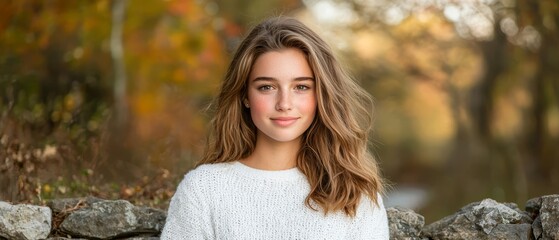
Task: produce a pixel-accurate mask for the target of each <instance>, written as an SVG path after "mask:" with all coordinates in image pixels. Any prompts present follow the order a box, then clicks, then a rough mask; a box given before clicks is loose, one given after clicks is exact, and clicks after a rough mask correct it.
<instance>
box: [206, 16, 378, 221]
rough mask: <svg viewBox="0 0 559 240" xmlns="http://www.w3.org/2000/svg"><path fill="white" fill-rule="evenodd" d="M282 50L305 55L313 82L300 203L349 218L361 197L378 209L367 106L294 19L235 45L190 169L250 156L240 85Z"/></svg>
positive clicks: (252, 141) (279, 20)
mask: <svg viewBox="0 0 559 240" xmlns="http://www.w3.org/2000/svg"><path fill="white" fill-rule="evenodd" d="M285 48H297V49H299V50H301V51H302V52H303V53H304V54H305V55H306V57H307V60H308V62H309V65H310V67H311V69H312V71H313V74H314V78H315V81H316V96H317V114H316V117H315V119H314V121H313V123H312V124H311V126H310V127H309V129H307V131H305V133H304V134H303V136H302V146H301V149H300V150H299V152H298V155H297V167H298V168H299V169H300V170H301V171H302V172H303V173H304V174H305V175H306V176H307V179H308V181H309V184H310V186H311V191H310V193H309V195H308V196H307V198H306V200H305V204H306V205H307V206H308V207H310V208H312V209H314V210H317V209H315V208H313V206H312V205H311V201H314V202H315V203H316V204H318V205H319V206H320V207H321V208H322V209H323V210H324V213H325V214H328V212H330V211H338V210H343V211H344V212H345V213H346V214H347V215H348V216H352V217H353V216H355V213H356V208H357V206H358V204H359V201H360V199H361V197H363V196H365V197H368V198H370V199H371V200H372V201H373V202H374V203H375V204H377V205H378V202H377V197H378V194H380V193H382V191H383V180H382V178H381V177H380V174H379V170H378V167H377V163H376V161H375V159H374V157H373V156H372V155H371V153H370V152H369V151H368V148H367V147H368V145H367V144H368V137H369V132H370V130H371V127H372V122H373V117H372V111H373V102H372V99H371V97H370V96H369V94H368V93H367V92H365V91H364V90H363V89H362V88H361V87H360V86H359V85H357V83H356V82H355V81H354V80H353V79H352V78H351V77H350V76H349V75H348V74H347V73H346V72H345V70H344V69H343V68H342V67H341V66H340V64H339V63H338V62H337V61H336V59H335V57H334V55H333V53H332V51H331V49H330V47H329V46H328V44H326V42H324V41H323V40H322V39H321V38H320V37H319V36H318V35H317V34H316V33H314V32H313V31H312V30H310V29H309V28H308V27H306V26H305V25H304V24H303V23H301V22H299V21H298V20H295V19H293V18H286V17H276V18H271V19H268V20H265V21H264V22H262V23H260V24H258V25H257V26H255V27H254V28H253V29H252V30H251V31H250V33H249V34H248V35H247V36H246V38H245V39H244V40H243V41H242V42H241V44H240V46H239V47H238V49H237V51H236V52H235V55H234V56H233V59H232V62H231V64H230V65H229V68H228V70H227V73H226V75H225V79H224V81H223V83H222V85H221V90H220V92H219V95H218V96H217V98H216V99H215V101H214V103H213V107H214V110H215V116H214V118H213V119H212V121H211V132H210V135H209V138H208V142H207V146H206V149H205V152H204V155H203V158H202V159H201V160H200V162H198V164H197V165H201V164H205V163H221V162H231V161H236V160H240V159H243V158H246V157H248V156H249V155H250V154H251V153H252V152H253V151H254V147H255V145H256V132H257V129H256V127H255V125H254V123H253V122H252V119H251V117H250V110H249V109H247V108H244V107H243V106H242V100H243V99H245V98H246V97H247V79H248V76H249V74H250V71H251V69H252V66H253V64H254V62H255V61H256V59H257V58H258V57H259V56H260V55H262V54H263V53H266V52H269V51H275V50H281V49H285Z"/></svg>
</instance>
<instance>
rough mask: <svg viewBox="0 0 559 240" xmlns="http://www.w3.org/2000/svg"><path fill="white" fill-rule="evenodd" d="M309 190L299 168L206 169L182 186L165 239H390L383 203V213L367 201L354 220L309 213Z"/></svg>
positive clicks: (173, 201) (228, 165)
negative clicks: (279, 169)
mask: <svg viewBox="0 0 559 240" xmlns="http://www.w3.org/2000/svg"><path fill="white" fill-rule="evenodd" d="M309 191H310V186H309V184H308V182H307V180H306V177H305V175H304V174H303V173H302V172H301V171H300V170H299V169H298V168H293V169H288V170H282V171H266V170H259V169H255V168H251V167H248V166H246V165H244V164H242V163H240V162H238V161H235V162H230V163H219V164H207V165H202V166H199V167H197V168H196V169H194V170H192V171H190V172H189V173H188V174H186V176H185V177H184V179H183V180H182V182H181V183H180V184H179V186H178V188H177V191H176V193H175V195H174V196H173V198H172V199H171V204H170V206H169V210H168V216H167V222H166V224H165V227H164V229H163V233H162V235H161V239H388V221H387V217H386V211H385V209H384V206H383V204H382V198H380V197H379V198H378V201H379V203H380V208H379V207H376V205H374V204H373V203H372V202H371V200H370V199H369V198H362V201H361V203H360V205H359V206H358V209H357V215H356V217H355V218H353V219H352V218H349V217H347V216H346V215H345V214H343V213H342V212H336V213H329V214H328V215H327V216H324V213H323V212H318V211H314V210H312V209H310V208H308V207H307V206H306V205H305V198H306V197H307V195H308V194H309ZM313 206H314V207H315V208H317V207H318V205H313Z"/></svg>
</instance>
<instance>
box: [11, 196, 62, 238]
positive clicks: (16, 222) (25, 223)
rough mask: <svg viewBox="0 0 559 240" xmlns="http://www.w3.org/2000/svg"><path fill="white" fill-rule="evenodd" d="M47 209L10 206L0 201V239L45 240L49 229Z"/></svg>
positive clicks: (49, 211) (49, 217)
mask: <svg viewBox="0 0 559 240" xmlns="http://www.w3.org/2000/svg"><path fill="white" fill-rule="evenodd" d="M51 219H52V212H51V210H50V208H48V207H42V206H34V205H27V204H19V205H12V204H9V203H7V202H2V201H0V237H4V238H7V239H13V240H19V239H45V238H46V237H47V236H48V235H49V233H50V229H51Z"/></svg>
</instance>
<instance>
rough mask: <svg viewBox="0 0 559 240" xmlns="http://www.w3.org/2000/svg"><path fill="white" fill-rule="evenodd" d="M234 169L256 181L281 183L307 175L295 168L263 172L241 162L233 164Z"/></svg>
mask: <svg viewBox="0 0 559 240" xmlns="http://www.w3.org/2000/svg"><path fill="white" fill-rule="evenodd" d="M232 165H233V168H235V169H236V170H238V171H239V172H240V173H241V174H243V175H246V176H249V177H252V178H255V179H271V180H280V181H293V180H297V179H300V178H302V177H304V176H305V175H304V174H303V172H301V170H299V168H297V167H294V168H290V169H286V170H263V169H257V168H253V167H249V166H247V165H245V164H243V163H241V162H239V161H234V162H233V164H232Z"/></svg>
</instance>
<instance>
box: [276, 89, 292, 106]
mask: <svg viewBox="0 0 559 240" xmlns="http://www.w3.org/2000/svg"><path fill="white" fill-rule="evenodd" d="M291 108H292V103H291V94H290V92H289V91H285V90H282V91H280V92H279V93H278V100H277V103H276V110H277V111H287V110H291Z"/></svg>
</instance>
